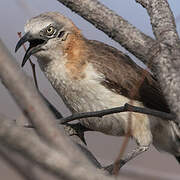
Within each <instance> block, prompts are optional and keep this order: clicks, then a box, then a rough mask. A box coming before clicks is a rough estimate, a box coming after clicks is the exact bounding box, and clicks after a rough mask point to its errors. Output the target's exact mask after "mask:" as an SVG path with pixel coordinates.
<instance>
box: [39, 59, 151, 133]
mask: <svg viewBox="0 0 180 180" xmlns="http://www.w3.org/2000/svg"><path fill="white" fill-rule="evenodd" d="M40 67H41V68H42V70H43V71H44V73H45V75H46V76H47V78H48V79H49V81H50V82H51V84H52V86H53V87H54V89H55V90H56V91H57V93H58V94H59V95H60V96H61V97H62V99H63V101H64V102H65V104H66V105H67V106H68V108H69V109H70V110H72V112H90V111H99V110H104V109H108V108H113V107H119V106H123V105H124V104H125V103H130V100H129V99H128V98H126V97H125V96H122V95H120V94H116V93H114V92H113V91H111V90H110V89H108V88H106V87H105V86H103V85H102V84H101V82H102V80H104V79H103V78H104V77H103V76H101V75H99V74H97V73H96V72H95V71H94V70H93V69H92V67H91V66H88V68H87V70H86V74H85V78H84V79H80V80H75V79H71V78H70V77H69V76H68V75H67V73H66V72H65V71H64V66H63V65H61V64H59V63H57V64H55V63H54V64H52V66H49V67H48V68H46V69H43V67H42V66H40ZM57 69H58V70H57ZM133 105H136V106H142V104H141V103H140V102H138V101H133ZM132 114H133V113H132ZM136 116H137V115H136V114H134V116H133V117H134V119H135V120H133V123H132V125H133V124H134V126H135V129H137V128H136V127H138V125H139V126H140V127H142V128H141V129H143V128H145V129H146V128H147V126H148V120H147V118H144V117H140V118H139V117H138V118H139V120H137V121H136V119H137V118H136ZM128 117H129V113H128V112H122V113H118V114H112V115H107V116H104V117H102V118H86V119H82V120H80V122H81V123H82V124H83V125H84V126H86V127H88V128H90V129H93V130H96V131H100V132H103V133H106V134H111V135H120V136H121V135H124V133H125V132H127V128H128ZM137 131H138V129H137ZM138 136H139V135H138Z"/></svg>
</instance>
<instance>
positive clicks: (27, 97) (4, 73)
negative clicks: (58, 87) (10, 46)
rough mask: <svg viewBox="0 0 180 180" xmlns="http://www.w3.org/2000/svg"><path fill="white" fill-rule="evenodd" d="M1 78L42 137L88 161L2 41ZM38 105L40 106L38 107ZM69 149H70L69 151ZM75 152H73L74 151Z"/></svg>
mask: <svg viewBox="0 0 180 180" xmlns="http://www.w3.org/2000/svg"><path fill="white" fill-rule="evenodd" d="M0 54H1V57H0V78H1V79H2V82H3V84H4V85H5V86H6V87H7V88H8V89H9V91H10V93H11V94H12V96H13V98H15V100H16V102H17V104H18V105H19V106H20V108H21V109H22V110H23V112H24V114H25V115H26V116H27V117H28V119H29V120H30V121H31V123H32V125H33V126H34V127H35V128H36V132H37V133H39V134H40V137H41V138H43V139H44V140H46V141H47V142H48V143H50V144H54V145H55V146H56V147H58V148H59V149H61V150H63V151H64V152H66V154H67V155H69V156H75V154H76V156H77V157H78V156H81V160H82V161H85V162H86V163H88V161H87V159H86V158H85V157H84V156H83V155H82V154H81V153H80V151H79V149H77V147H75V146H74V145H73V144H72V142H71V141H70V140H69V139H68V137H66V136H65V135H64V134H63V133H61V131H60V130H59V128H58V126H57V124H56V120H55V118H54V116H53V115H52V113H51V112H50V110H49V109H48V107H47V106H46V105H45V104H44V101H43V100H42V99H41V98H40V97H39V93H38V91H37V90H36V89H35V87H34V85H33V84H32V81H31V80H30V79H29V78H28V77H27V76H26V75H25V74H24V73H23V72H22V71H20V70H19V69H18V67H17V64H16V63H15V59H14V58H13V57H12V56H10V54H9V52H8V50H7V49H6V48H5V46H4V45H3V43H2V42H1V41H0ZM37 107H38V108H37ZM67 149H68V151H67ZM72 152H73V153H72Z"/></svg>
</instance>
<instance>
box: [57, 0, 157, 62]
mask: <svg viewBox="0 0 180 180" xmlns="http://www.w3.org/2000/svg"><path fill="white" fill-rule="evenodd" d="M58 1H59V2H61V3H62V4H64V5H65V6H67V7H68V8H70V9H71V10H72V11H74V12H76V13H77V14H79V15H80V16H81V17H83V18H84V19H86V20H87V21H89V22H90V23H91V24H93V25H94V26H95V27H96V28H98V29H100V30H101V31H103V32H104V33H106V34H107V35H108V36H109V37H111V38H112V39H114V40H115V41H117V42H119V43H120V44H121V45H122V46H123V47H124V48H126V49H127V50H128V51H129V52H131V53H132V54H134V55H135V56H136V57H137V58H139V59H140V60H142V61H143V62H144V63H145V64H148V60H149V59H148V58H147V57H149V52H151V51H152V47H153V46H154V45H155V44H156V41H155V40H153V39H152V38H151V37H149V36H147V35H145V34H144V33H142V32H141V31H139V30H138V29H137V28H136V27H134V26H133V25H132V24H130V23H129V22H128V21H126V20H124V19H123V18H122V17H121V16H119V15H118V14H116V13H115V12H113V11H112V10H110V9H109V8H107V7H106V6H105V5H103V4H101V3H100V2H99V1H97V0H58Z"/></svg>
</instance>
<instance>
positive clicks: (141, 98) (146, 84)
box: [15, 12, 180, 163]
mask: <svg viewBox="0 0 180 180" xmlns="http://www.w3.org/2000/svg"><path fill="white" fill-rule="evenodd" d="M24 30H25V34H24V36H23V37H22V38H21V39H20V40H19V41H18V43H17V45H16V48H15V51H17V50H18V49H19V48H20V47H21V46H22V45H23V44H24V43H26V42H29V48H28V49H27V51H26V53H25V55H24V58H23V61H22V66H24V65H25V63H26V62H27V60H28V58H29V57H30V56H31V55H33V56H35V57H36V58H37V61H38V64H39V66H40V69H41V70H42V71H43V72H44V74H45V76H46V78H47V79H48V80H49V81H50V83H51V85H52V87H53V88H54V89H55V90H56V92H57V93H58V95H59V96H60V97H61V98H62V99H63V101H64V103H65V104H66V105H67V107H68V108H69V109H70V110H71V112H72V113H79V112H91V111H99V110H104V109H108V108H113V107H119V106H123V105H124V104H125V103H130V104H132V103H133V105H134V106H138V107H147V108H151V109H154V110H158V111H162V112H166V113H170V112H171V110H170V108H169V106H168V104H167V101H166V99H165V97H164V95H163V93H162V89H161V88H160V85H159V83H158V81H157V80H156V78H155V77H154V76H153V74H152V73H150V72H149V71H147V70H145V69H143V68H142V67H140V66H138V65H137V64H136V63H135V62H134V61H133V60H132V59H131V58H130V57H129V56H128V55H126V54H125V53H123V52H121V51H119V50H118V49H116V48H114V47H111V46H110V45H107V44H105V43H103V42H99V41H96V40H89V39H87V38H86V37H85V36H84V35H83V34H82V32H81V30H80V29H79V28H78V27H77V26H76V25H75V24H74V23H73V22H72V20H70V19H69V18H67V17H65V16H64V15H62V14H60V13H59V12H45V13H42V14H40V15H38V16H35V17H33V18H31V19H30V20H28V21H27V23H26V25H25V28H24ZM141 81H142V82H141ZM139 82H141V83H140V85H139V87H138V89H137V84H138V83H139ZM136 89H137V92H136V93H135V94H134V96H132V92H133V91H136ZM128 117H129V113H128V112H121V113H116V114H110V115H107V116H104V117H102V118H99V117H94V118H85V119H81V120H79V121H80V123H81V124H82V125H83V126H85V127H87V128H89V129H92V130H94V131H99V132H102V133H104V134H107V135H113V136H125V135H126V134H127V132H128V126H129V121H128ZM131 137H132V139H134V140H135V142H136V143H137V147H136V148H135V149H134V150H133V151H132V152H130V153H129V154H128V156H127V157H124V162H128V161H129V160H131V159H133V158H134V157H136V156H137V155H139V154H141V153H143V152H145V151H147V150H148V149H149V147H150V145H151V144H153V145H154V146H155V148H157V149H158V150H160V151H164V152H168V153H170V154H171V155H173V156H175V157H176V159H177V160H178V162H179V163H180V130H179V126H178V125H177V124H176V123H175V122H174V121H172V120H167V121H165V120H163V119H161V118H158V117H155V116H152V115H147V114H141V113H135V112H132V113H131Z"/></svg>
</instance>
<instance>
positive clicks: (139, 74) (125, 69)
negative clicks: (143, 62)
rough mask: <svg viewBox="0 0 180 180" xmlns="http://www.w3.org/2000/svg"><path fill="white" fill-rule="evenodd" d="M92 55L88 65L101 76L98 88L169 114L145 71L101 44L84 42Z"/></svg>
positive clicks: (117, 52)
mask: <svg viewBox="0 0 180 180" xmlns="http://www.w3.org/2000/svg"><path fill="white" fill-rule="evenodd" d="M87 41H88V43H87V44H88V45H89V46H91V47H90V49H91V50H92V51H94V53H92V52H91V53H88V56H89V57H88V61H89V62H90V63H92V64H93V66H94V68H95V69H96V70H97V71H98V72H100V73H102V74H103V75H104V77H105V80H104V81H103V82H102V84H103V85H104V86H105V87H106V88H108V89H110V90H111V91H114V92H116V93H118V94H121V95H124V96H126V97H128V98H130V99H134V100H138V101H141V102H142V103H143V104H144V105H145V106H146V107H149V108H151V109H155V110H160V111H163V112H170V109H169V107H168V105H167V102H166V100H165V98H164V96H163V95H162V91H161V89H160V86H159V84H158V82H157V81H156V80H155V78H153V76H152V75H151V74H150V73H149V72H148V71H146V70H144V69H142V68H141V67H139V66H138V65H136V64H135V63H134V62H133V61H132V60H131V58H130V57H129V56H127V55H125V54H124V53H122V52H120V51H119V50H117V49H116V48H113V47H111V46H109V45H106V44H104V43H102V42H98V41H94V40H87Z"/></svg>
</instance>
